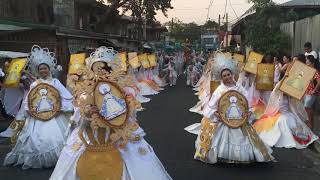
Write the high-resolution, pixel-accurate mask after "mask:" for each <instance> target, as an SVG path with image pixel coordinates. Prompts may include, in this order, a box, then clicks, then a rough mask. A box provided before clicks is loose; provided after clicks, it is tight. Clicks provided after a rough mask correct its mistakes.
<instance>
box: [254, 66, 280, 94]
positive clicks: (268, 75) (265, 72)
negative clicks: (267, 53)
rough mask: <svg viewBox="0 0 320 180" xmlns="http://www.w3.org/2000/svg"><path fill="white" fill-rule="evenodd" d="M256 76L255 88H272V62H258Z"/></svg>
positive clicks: (270, 89)
mask: <svg viewBox="0 0 320 180" xmlns="http://www.w3.org/2000/svg"><path fill="white" fill-rule="evenodd" d="M257 69H258V70H257V76H256V89H258V90H269V91H272V90H273V86H274V71H275V67H274V64H258V67H257Z"/></svg>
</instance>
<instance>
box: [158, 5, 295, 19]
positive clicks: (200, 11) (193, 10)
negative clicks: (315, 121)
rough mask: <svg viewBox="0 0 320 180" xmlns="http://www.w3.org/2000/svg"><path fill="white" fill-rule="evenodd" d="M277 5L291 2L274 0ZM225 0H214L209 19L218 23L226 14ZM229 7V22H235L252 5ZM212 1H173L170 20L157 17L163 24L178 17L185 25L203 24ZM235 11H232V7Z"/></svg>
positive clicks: (159, 14) (160, 16) (169, 15)
mask: <svg viewBox="0 0 320 180" xmlns="http://www.w3.org/2000/svg"><path fill="white" fill-rule="evenodd" d="M273 1H274V2H276V3H284V2H288V1H289V0H273ZM225 2H226V1H225V0H213V4H212V7H211V8H210V13H209V18H210V19H211V20H215V21H217V19H218V17H219V14H222V16H223V14H224V12H225V4H226V3H225ZM227 2H228V6H227V8H226V12H227V13H228V14H229V22H231V23H232V22H235V21H236V20H237V17H240V16H241V15H242V14H243V13H244V12H245V11H246V10H248V9H249V8H250V7H251V5H252V4H249V3H248V0H227ZM209 3H210V0H171V5H172V6H173V8H174V9H172V10H169V11H168V18H166V17H165V16H163V15H162V13H161V12H159V13H158V15H157V16H156V18H157V20H159V21H160V22H161V23H164V22H167V21H170V20H171V19H172V18H175V17H177V18H178V19H180V20H181V21H183V22H185V23H189V22H196V23H198V24H203V23H204V22H205V21H206V19H207V14H208V9H207V8H208V6H209ZM230 3H231V5H232V7H233V9H234V11H233V10H232V7H231V5H230Z"/></svg>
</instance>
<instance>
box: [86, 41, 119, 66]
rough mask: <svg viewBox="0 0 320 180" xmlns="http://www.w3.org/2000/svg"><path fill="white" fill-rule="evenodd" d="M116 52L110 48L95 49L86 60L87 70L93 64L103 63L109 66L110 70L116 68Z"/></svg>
mask: <svg viewBox="0 0 320 180" xmlns="http://www.w3.org/2000/svg"><path fill="white" fill-rule="evenodd" d="M117 55H118V52H117V51H115V50H114V49H113V48H112V47H105V46H101V47H99V48H97V49H96V51H95V52H93V53H91V54H90V57H88V58H87V59H86V65H87V68H88V69H91V68H92V65H93V64H94V63H95V62H105V63H107V64H108V66H110V67H111V68H112V69H114V68H116V67H118V66H117V65H118V64H119V62H117V57H118V56H117Z"/></svg>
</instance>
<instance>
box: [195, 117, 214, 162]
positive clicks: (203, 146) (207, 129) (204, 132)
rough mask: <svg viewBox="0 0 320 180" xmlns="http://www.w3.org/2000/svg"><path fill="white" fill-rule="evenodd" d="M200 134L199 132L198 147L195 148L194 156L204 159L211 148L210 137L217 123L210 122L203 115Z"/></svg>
mask: <svg viewBox="0 0 320 180" xmlns="http://www.w3.org/2000/svg"><path fill="white" fill-rule="evenodd" d="M201 126H202V127H201V134H200V137H199V138H200V139H199V140H200V143H199V145H200V147H199V149H197V151H196V154H195V157H196V158H199V159H201V160H206V159H207V156H208V152H209V150H210V148H211V143H212V138H213V135H214V133H215V131H216V128H217V124H216V123H212V122H210V120H209V119H208V118H206V117H204V118H203V119H202V121H201Z"/></svg>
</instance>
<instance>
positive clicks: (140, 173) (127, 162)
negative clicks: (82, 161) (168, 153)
mask: <svg viewBox="0 0 320 180" xmlns="http://www.w3.org/2000/svg"><path fill="white" fill-rule="evenodd" d="M75 114H78V115H74V117H77V118H80V115H79V112H78V111H77V112H75ZM129 120H130V121H133V120H134V118H130V119H129ZM79 130H80V128H79V127H78V128H76V129H75V130H74V131H73V132H72V134H71V136H70V137H69V138H68V141H67V144H66V146H65V147H64V148H63V150H62V153H61V156H60V158H59V160H58V162H57V165H56V167H55V169H54V171H53V173H52V175H51V177H50V180H79V177H78V176H77V171H76V169H77V162H78V159H79V158H80V156H81V155H82V153H83V152H84V151H85V148H86V147H85V145H84V144H82V145H81V147H80V148H79V149H78V150H74V149H73V147H74V144H79V143H82V141H81V140H80V138H79V135H78V133H79ZM134 134H135V135H140V137H143V136H144V135H145V133H144V131H143V130H142V129H141V128H139V129H138V130H136V131H135V132H134ZM139 148H144V149H146V150H147V153H146V154H143V155H142V154H140V153H139ZM119 151H120V153H121V157H122V160H123V162H124V163H123V166H124V167H123V174H122V178H121V180H171V179H172V178H171V177H170V175H169V174H168V173H167V172H166V170H165V168H164V167H163V165H162V163H161V162H160V160H159V159H158V157H157V156H156V154H155V152H154V151H153V149H152V147H151V146H150V145H149V144H148V143H147V142H146V141H145V140H144V139H143V138H141V140H140V141H138V142H129V143H128V144H127V146H126V148H125V150H122V149H119Z"/></svg>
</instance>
